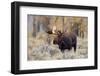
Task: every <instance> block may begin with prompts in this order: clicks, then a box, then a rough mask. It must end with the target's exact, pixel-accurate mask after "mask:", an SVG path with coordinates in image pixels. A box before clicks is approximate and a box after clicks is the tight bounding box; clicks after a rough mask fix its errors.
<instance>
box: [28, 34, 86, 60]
mask: <svg viewBox="0 0 100 76" xmlns="http://www.w3.org/2000/svg"><path fill="white" fill-rule="evenodd" d="M48 37H50V36H48V35H47V34H46V33H41V32H40V33H38V34H37V35H36V37H33V36H32V35H31V34H28V50H27V53H28V55H27V56H28V60H55V59H57V60H60V59H83V58H88V41H87V38H80V37H77V49H76V52H74V49H73V48H72V50H70V51H68V50H67V49H66V50H65V51H64V53H62V52H61V51H60V49H59V48H58V45H54V44H53V39H52V37H53V36H51V40H50V41H51V42H50V44H48V40H47V38H48Z"/></svg>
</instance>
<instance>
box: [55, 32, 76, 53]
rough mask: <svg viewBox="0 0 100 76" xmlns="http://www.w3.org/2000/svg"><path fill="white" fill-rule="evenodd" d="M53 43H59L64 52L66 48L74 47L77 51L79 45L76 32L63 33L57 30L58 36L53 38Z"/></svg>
mask: <svg viewBox="0 0 100 76" xmlns="http://www.w3.org/2000/svg"><path fill="white" fill-rule="evenodd" d="M53 44H58V46H59V49H60V50H61V51H62V52H64V50H65V49H68V50H71V49H72V47H74V52H76V47H77V36H76V34H75V33H73V32H71V33H64V32H63V33H62V32H61V31H58V32H57V36H56V37H55V38H54V40H53Z"/></svg>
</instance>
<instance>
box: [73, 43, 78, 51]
mask: <svg viewBox="0 0 100 76" xmlns="http://www.w3.org/2000/svg"><path fill="white" fill-rule="evenodd" d="M73 47H74V52H76V47H77V46H76V44H74V46H73Z"/></svg>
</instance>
